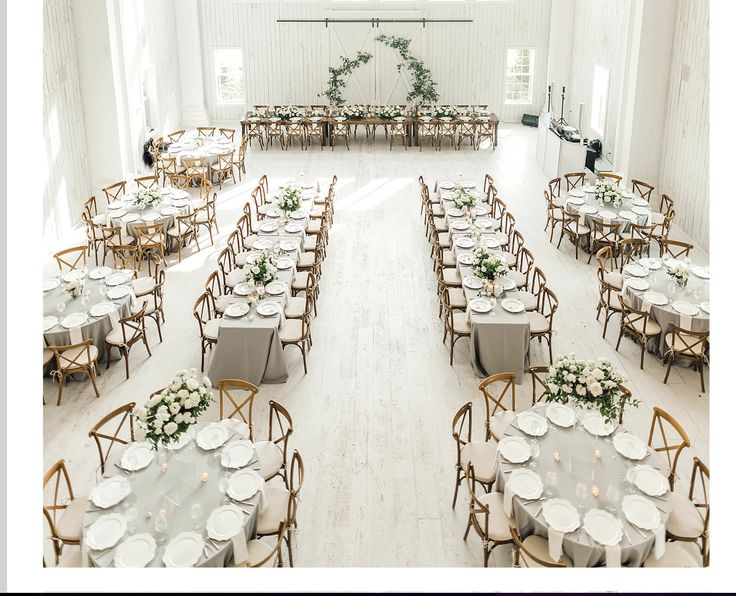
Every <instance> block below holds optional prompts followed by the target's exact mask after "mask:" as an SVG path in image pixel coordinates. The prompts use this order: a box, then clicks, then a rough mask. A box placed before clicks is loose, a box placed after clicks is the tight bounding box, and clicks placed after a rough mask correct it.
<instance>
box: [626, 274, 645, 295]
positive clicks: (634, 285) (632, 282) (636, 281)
mask: <svg viewBox="0 0 736 596" xmlns="http://www.w3.org/2000/svg"><path fill="white" fill-rule="evenodd" d="M626 285H627V286H628V287H629V288H631V289H632V290H638V291H639V292H643V291H644V290H648V289H649V282H648V281H647V280H645V279H641V278H638V277H633V278H631V279H629V280H627V282H626Z"/></svg>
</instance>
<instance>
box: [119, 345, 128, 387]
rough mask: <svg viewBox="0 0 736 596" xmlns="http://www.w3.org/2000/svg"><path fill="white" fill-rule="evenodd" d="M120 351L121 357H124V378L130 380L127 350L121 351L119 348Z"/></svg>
mask: <svg viewBox="0 0 736 596" xmlns="http://www.w3.org/2000/svg"><path fill="white" fill-rule="evenodd" d="M120 351H121V352H122V353H123V356H125V378H126V379H129V378H130V361H129V359H128V350H127V349H125V350H123V349H122V348H120Z"/></svg>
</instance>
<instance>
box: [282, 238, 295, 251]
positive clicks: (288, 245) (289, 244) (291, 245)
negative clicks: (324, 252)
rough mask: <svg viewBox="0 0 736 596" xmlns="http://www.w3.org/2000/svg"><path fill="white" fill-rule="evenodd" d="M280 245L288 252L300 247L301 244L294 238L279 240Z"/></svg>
mask: <svg viewBox="0 0 736 596" xmlns="http://www.w3.org/2000/svg"><path fill="white" fill-rule="evenodd" d="M279 246H280V247H281V250H284V251H286V252H292V251H295V250H296V249H297V248H299V244H298V243H297V242H295V241H294V240H282V241H281V242H279Z"/></svg>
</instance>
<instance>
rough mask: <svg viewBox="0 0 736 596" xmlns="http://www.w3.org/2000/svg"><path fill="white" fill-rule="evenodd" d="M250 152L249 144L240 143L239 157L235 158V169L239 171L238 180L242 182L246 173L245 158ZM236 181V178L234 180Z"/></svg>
mask: <svg viewBox="0 0 736 596" xmlns="http://www.w3.org/2000/svg"><path fill="white" fill-rule="evenodd" d="M247 154H248V144H247V143H246V142H245V138H244V139H243V142H242V143H240V147H238V158H237V160H235V170H236V171H237V172H238V182H242V180H243V176H244V175H245V158H246V156H247ZM233 182H235V180H233Z"/></svg>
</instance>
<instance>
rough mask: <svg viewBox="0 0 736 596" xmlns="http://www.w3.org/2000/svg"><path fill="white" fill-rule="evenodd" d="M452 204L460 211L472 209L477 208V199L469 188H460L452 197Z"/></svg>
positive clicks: (456, 189) (457, 188)
mask: <svg viewBox="0 0 736 596" xmlns="http://www.w3.org/2000/svg"><path fill="white" fill-rule="evenodd" d="M452 202H453V203H454V204H455V207H457V208H458V209H466V208H467V209H470V208H471V207H475V203H476V198H475V195H474V194H473V193H471V192H470V191H469V190H468V189H467V188H464V187H462V186H458V187H456V188H455V191H454V193H453V195H452Z"/></svg>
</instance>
